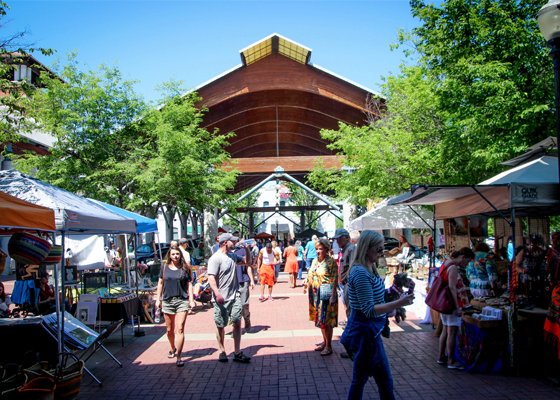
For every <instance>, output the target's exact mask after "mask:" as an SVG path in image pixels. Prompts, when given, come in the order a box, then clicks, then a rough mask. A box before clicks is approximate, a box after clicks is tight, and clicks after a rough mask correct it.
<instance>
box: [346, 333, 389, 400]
mask: <svg viewBox="0 0 560 400" xmlns="http://www.w3.org/2000/svg"><path fill="white" fill-rule="evenodd" d="M375 346H376V352H375V356H374V359H373V360H367V359H364V358H360V357H356V356H355V357H354V368H353V370H352V383H351V384H350V390H349V391H348V400H361V399H362V396H363V394H364V387H365V386H366V383H367V380H368V378H369V377H368V375H367V372H364V371H367V368H366V366H365V365H366V364H368V363H374V373H373V378H374V379H375V383H376V384H377V390H378V391H379V398H380V399H382V400H394V399H395V395H394V393H393V376H392V375H391V367H390V366H389V359H388V358H387V353H385V347H384V346H383V339H382V338H381V335H378V336H377V338H375Z"/></svg>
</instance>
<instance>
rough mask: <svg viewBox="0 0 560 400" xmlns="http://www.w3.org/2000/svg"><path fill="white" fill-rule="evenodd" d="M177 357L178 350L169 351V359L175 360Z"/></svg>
mask: <svg viewBox="0 0 560 400" xmlns="http://www.w3.org/2000/svg"><path fill="white" fill-rule="evenodd" d="M175 357H177V349H173V350H169V352H168V353H167V358H175Z"/></svg>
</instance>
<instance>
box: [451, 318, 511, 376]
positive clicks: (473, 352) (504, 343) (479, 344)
mask: <svg viewBox="0 0 560 400" xmlns="http://www.w3.org/2000/svg"><path fill="white" fill-rule="evenodd" d="M492 322H494V321H492ZM489 325H490V324H489ZM508 355H509V353H508V334H507V326H506V324H505V321H499V323H497V324H491V325H490V326H488V327H483V326H477V324H476V323H473V321H472V319H467V320H465V318H463V323H462V325H461V327H460V328H459V332H458V333H457V348H456V352H455V356H456V358H457V360H458V361H459V362H460V363H462V364H463V365H464V366H465V370H467V371H472V372H484V373H498V372H504V370H505V367H506V366H507V360H508Z"/></svg>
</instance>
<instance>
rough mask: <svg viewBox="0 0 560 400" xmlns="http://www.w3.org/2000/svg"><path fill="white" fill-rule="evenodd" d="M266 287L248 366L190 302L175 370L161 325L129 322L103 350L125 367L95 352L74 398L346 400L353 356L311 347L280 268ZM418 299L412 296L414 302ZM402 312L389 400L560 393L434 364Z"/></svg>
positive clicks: (311, 334) (316, 336)
mask: <svg viewBox="0 0 560 400" xmlns="http://www.w3.org/2000/svg"><path fill="white" fill-rule="evenodd" d="M424 289H425V286H424V285H422V284H421V285H417V291H420V292H421V291H422V290H424ZM274 295H275V300H274V301H273V302H269V301H266V302H264V303H259V301H258V299H257V296H258V294H257V290H255V291H253V295H252V298H251V316H252V317H251V319H252V322H253V331H254V333H249V334H244V335H243V337H242V340H241V346H242V348H243V350H244V351H245V353H246V354H248V355H250V356H252V357H253V359H252V362H251V363H250V364H247V365H245V364H238V363H234V362H232V361H231V353H232V352H233V341H232V339H231V335H227V339H226V349H227V350H228V353H229V354H230V361H229V362H228V363H220V362H218V361H217V358H218V351H217V346H216V341H215V336H214V323H213V312H212V309H211V308H205V309H199V311H197V313H196V314H195V315H189V317H188V319H187V325H186V342H185V348H184V350H183V359H184V360H185V366H184V367H183V368H177V367H176V366H175V364H174V362H173V360H169V359H168V358H167V351H168V350H169V348H168V347H169V346H168V344H167V340H166V337H165V327H164V325H163V324H162V325H158V326H154V325H146V326H143V329H144V330H145V332H146V336H144V337H139V338H135V337H133V336H132V329H131V328H130V327H129V328H127V331H126V334H125V336H126V337H127V341H128V343H127V344H126V346H125V347H124V348H122V347H120V337H119V338H117V337H115V338H114V339H113V341H112V342H111V351H113V352H114V353H115V354H116V356H117V357H118V358H119V359H120V360H121V361H122V362H123V364H124V367H123V368H122V369H121V368H115V366H114V363H113V362H112V361H111V360H109V359H107V358H106V357H103V355H101V354H100V355H99V356H98V359H97V360H95V361H96V363H97V364H96V363H95V362H92V363H90V364H91V366H92V367H93V370H94V372H95V373H96V374H98V375H99V377H100V378H101V379H102V380H103V386H102V387H99V386H97V385H96V384H95V383H94V382H93V381H92V380H91V379H90V378H89V377H87V376H86V377H85V378H84V382H83V383H82V387H81V393H80V396H79V399H91V400H98V399H119V400H120V399H138V400H149V399H165V400H173V399H203V398H213V399H251V400H256V399H259V400H262V399H345V398H346V393H347V390H348V386H349V384H350V380H351V375H352V363H351V362H350V361H349V360H347V359H342V358H340V357H339V353H340V352H341V351H342V347H341V345H340V344H339V342H338V337H336V340H335V343H334V350H335V353H334V354H333V355H331V356H329V357H321V355H319V353H318V352H315V351H313V348H314V347H315V343H317V342H319V341H320V340H321V336H320V331H319V329H318V328H315V327H314V325H313V323H312V322H310V321H308V314H307V297H306V296H304V295H303V290H302V288H301V287H298V288H296V289H290V288H289V287H288V285H287V275H285V274H281V275H280V283H279V284H278V285H277V287H275V290H274ZM420 297H421V295H419V294H417V303H420V302H421V299H420ZM419 305H421V304H416V306H419ZM416 309H421V307H417V308H416V307H415V308H413V310H416ZM408 316H409V320H408V321H406V322H404V323H401V324H400V326H396V325H394V323H392V334H391V338H390V339H386V340H385V344H386V347H387V352H388V354H389V358H390V361H391V365H392V371H393V375H394V379H395V391H396V395H397V398H398V399H445V398H460V399H484V400H498V399H551V398H559V397H560V387H558V386H553V385H552V384H551V383H549V382H548V381H544V380H542V379H537V378H516V377H509V376H501V375H482V374H470V373H466V372H464V371H452V370H448V369H446V368H443V367H441V366H439V365H438V364H436V362H435V360H436V348H437V339H436V338H435V337H434V336H433V330H432V328H431V326H430V325H421V324H420V323H419V321H420V319H422V318H423V315H422V316H419V317H416V316H415V315H414V313H413V312H412V310H411V311H409V313H408ZM226 332H231V329H226ZM340 333H341V330H340V328H338V329H337V330H335V336H338V335H339V334H340ZM364 398H368V399H372V398H377V390H376V386H375V384H374V383H373V381H370V382H369V383H368V385H367V387H366V392H365V394H364Z"/></svg>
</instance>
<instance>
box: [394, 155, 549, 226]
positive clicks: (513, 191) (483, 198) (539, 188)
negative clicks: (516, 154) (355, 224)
mask: <svg viewBox="0 0 560 400" xmlns="http://www.w3.org/2000/svg"><path fill="white" fill-rule="evenodd" d="M558 188H559V185H558V158H556V157H550V156H543V157H540V158H538V159H535V160H532V161H529V162H527V163H525V164H522V165H519V166H517V167H515V168H512V169H509V170H507V171H505V172H502V173H500V174H498V175H496V176H494V177H492V178H490V179H487V180H485V181H484V182H481V183H480V184H478V185H464V186H420V187H418V188H415V190H414V191H413V192H411V193H409V195H408V197H407V198H404V199H403V198H399V199H398V201H390V203H392V204H410V205H413V204H434V205H435V206H436V218H437V219H446V218H454V217H461V216H465V215H474V214H485V213H493V212H495V210H496V209H497V210H501V211H503V210H508V209H511V208H516V209H527V210H530V209H534V208H535V207H548V208H547V209H546V210H547V211H550V212H551V214H550V215H554V213H555V212H556V211H557V209H558V207H559V206H560V197H559V193H558ZM492 206H493V207H492ZM494 207H495V209H494ZM543 210H544V208H543ZM555 210H556V211H555Z"/></svg>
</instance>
